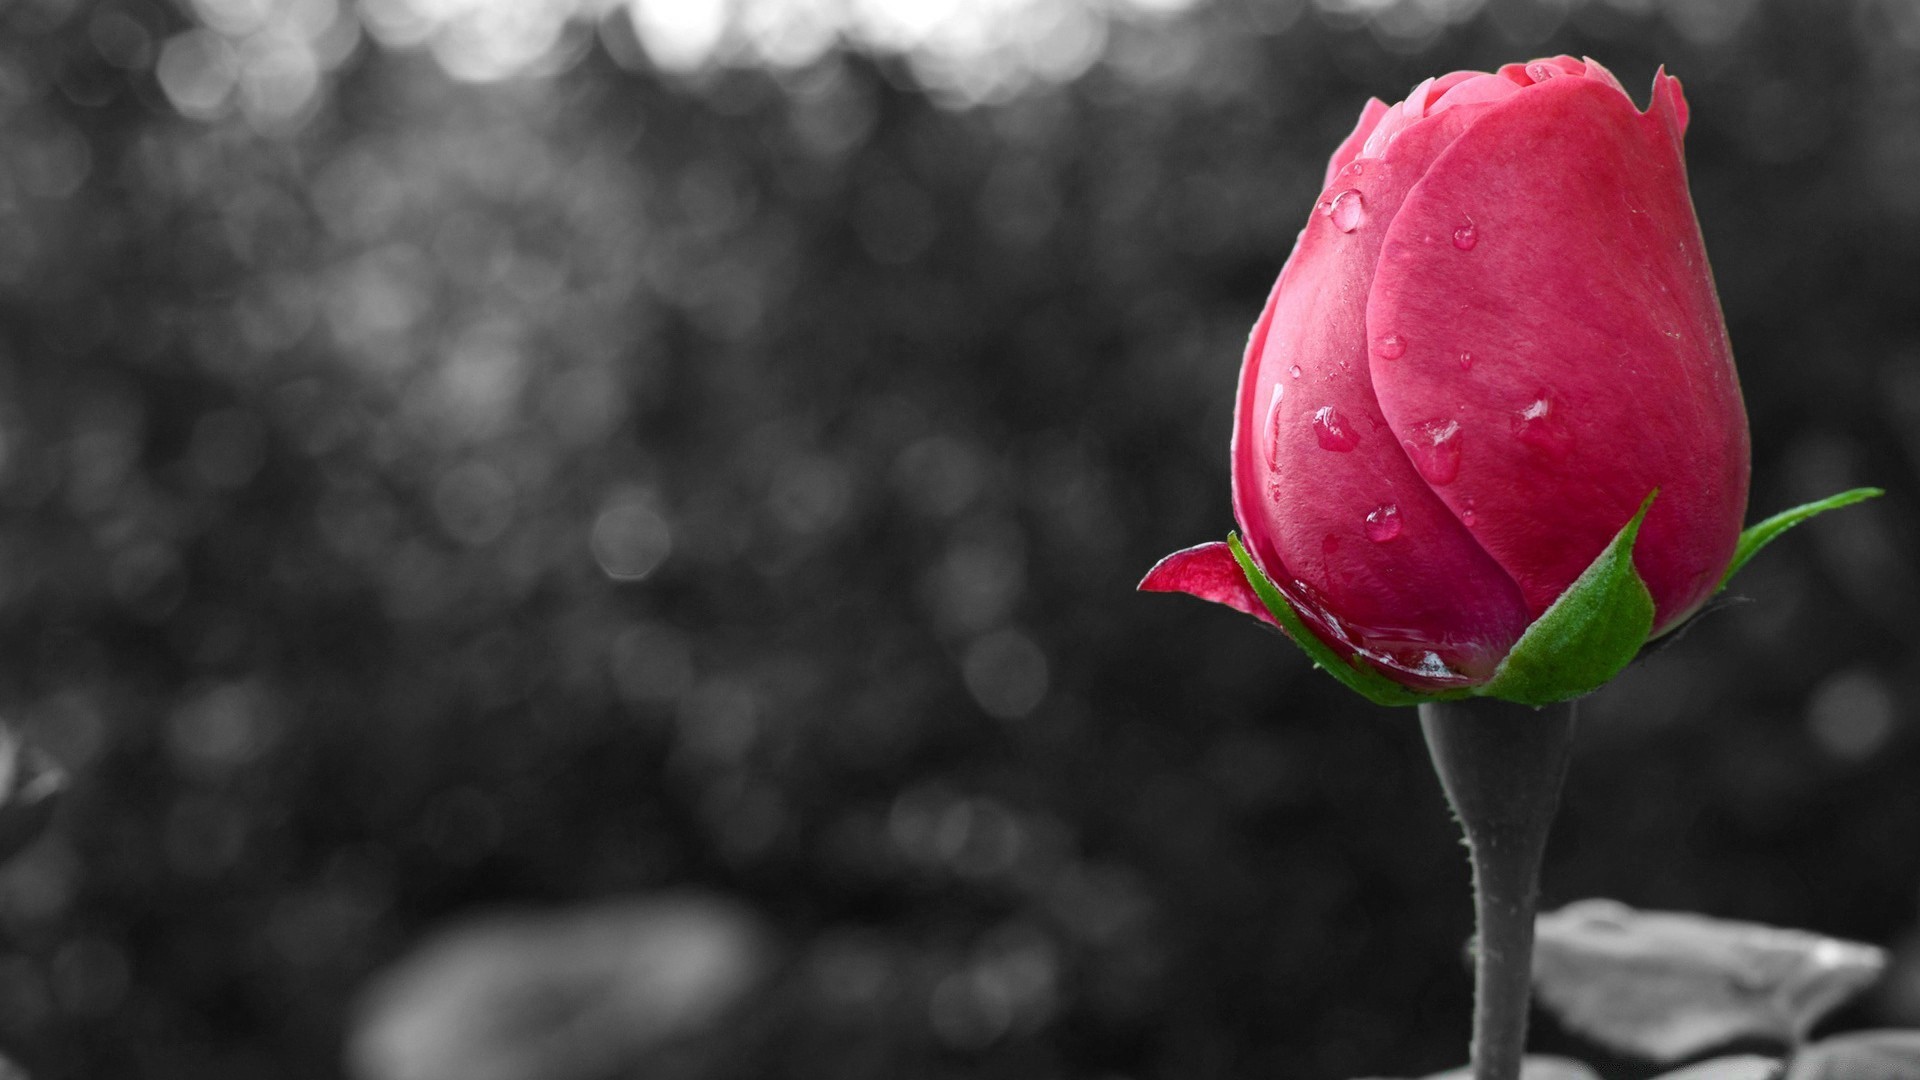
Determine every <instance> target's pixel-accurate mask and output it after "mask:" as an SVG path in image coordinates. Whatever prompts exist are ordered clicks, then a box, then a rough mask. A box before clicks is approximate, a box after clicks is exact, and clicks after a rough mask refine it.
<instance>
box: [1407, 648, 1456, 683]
mask: <svg viewBox="0 0 1920 1080" xmlns="http://www.w3.org/2000/svg"><path fill="white" fill-rule="evenodd" d="M1413 671H1414V674H1416V675H1423V676H1425V677H1427V678H1429V679H1449V678H1457V677H1458V676H1459V673H1458V672H1456V671H1454V670H1453V669H1452V668H1450V667H1448V666H1447V662H1446V661H1445V660H1442V659H1440V654H1439V653H1437V652H1429V653H1427V654H1426V655H1425V656H1422V657H1421V658H1420V663H1419V664H1418V665H1416V666H1415V667H1414V669H1413Z"/></svg>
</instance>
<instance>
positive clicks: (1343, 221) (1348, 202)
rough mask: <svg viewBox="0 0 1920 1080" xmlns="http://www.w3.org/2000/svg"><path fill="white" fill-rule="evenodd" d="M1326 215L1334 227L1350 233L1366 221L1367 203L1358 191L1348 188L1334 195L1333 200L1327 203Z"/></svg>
mask: <svg viewBox="0 0 1920 1080" xmlns="http://www.w3.org/2000/svg"><path fill="white" fill-rule="evenodd" d="M1327 217H1328V218H1330V219H1332V221H1333V227H1334V228H1336V229H1339V230H1340V231H1341V232H1343V233H1350V232H1352V231H1353V230H1355V229H1357V228H1359V227H1360V226H1361V225H1364V224H1365V223H1366V220H1367V204H1366V202H1365V200H1363V199H1361V197H1360V192H1358V191H1357V190H1355V189H1353V188H1348V189H1347V190H1345V191H1343V192H1341V193H1340V194H1338V195H1335V196H1334V197H1333V202H1331V203H1329V204H1328V205H1327Z"/></svg>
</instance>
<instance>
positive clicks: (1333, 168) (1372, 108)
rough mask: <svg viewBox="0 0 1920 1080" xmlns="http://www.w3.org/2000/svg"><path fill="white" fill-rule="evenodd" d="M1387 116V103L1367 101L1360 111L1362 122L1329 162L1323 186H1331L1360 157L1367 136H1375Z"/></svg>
mask: <svg viewBox="0 0 1920 1080" xmlns="http://www.w3.org/2000/svg"><path fill="white" fill-rule="evenodd" d="M1385 115H1387V103H1386V102H1384V101H1381V100H1380V99H1379V98H1368V99H1367V104H1366V106H1365V107H1364V108H1362V109H1361V110H1360V122H1359V123H1357V124H1355V125H1353V133H1352V134H1350V135H1348V136H1347V137H1346V139H1345V140H1344V141H1343V142H1341V144H1340V146H1339V148H1338V149H1336V150H1335V151H1334V152H1333V157H1332V158H1330V159H1329V160H1328V161H1327V178H1326V181H1325V182H1324V183H1323V185H1322V186H1329V185H1331V184H1332V183H1333V178H1334V177H1336V176H1338V175H1340V170H1341V169H1344V168H1346V167H1347V164H1348V163H1349V162H1351V161H1352V160H1353V159H1354V158H1356V157H1358V156H1360V148H1361V147H1362V146H1365V145H1366V142H1367V136H1369V135H1371V134H1373V129H1374V127H1375V126H1376V125H1378V124H1379V123H1380V118H1381V117H1383V116H1385Z"/></svg>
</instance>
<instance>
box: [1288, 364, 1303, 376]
mask: <svg viewBox="0 0 1920 1080" xmlns="http://www.w3.org/2000/svg"><path fill="white" fill-rule="evenodd" d="M1287 374H1288V375H1291V376H1292V377H1294V378H1296V379H1297V378H1299V377H1300V365H1299V364H1295V365H1293V366H1292V367H1290V368H1288V369H1287Z"/></svg>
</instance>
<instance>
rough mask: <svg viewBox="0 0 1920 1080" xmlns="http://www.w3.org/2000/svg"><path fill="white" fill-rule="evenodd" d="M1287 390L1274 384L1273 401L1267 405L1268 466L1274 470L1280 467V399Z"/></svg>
mask: <svg viewBox="0 0 1920 1080" xmlns="http://www.w3.org/2000/svg"><path fill="white" fill-rule="evenodd" d="M1285 390H1286V388H1285V387H1282V386H1281V385H1280V384H1279V383H1274V384H1273V399H1272V400H1271V401H1269V402H1268V403H1267V465H1268V467H1270V468H1274V469H1278V468H1279V467H1280V420H1281V416H1280V398H1281V397H1282V396H1283V395H1284V394H1285Z"/></svg>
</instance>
